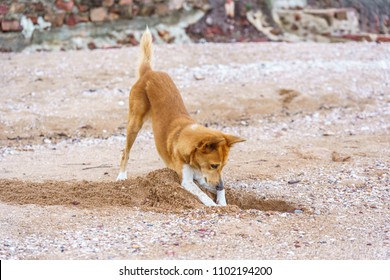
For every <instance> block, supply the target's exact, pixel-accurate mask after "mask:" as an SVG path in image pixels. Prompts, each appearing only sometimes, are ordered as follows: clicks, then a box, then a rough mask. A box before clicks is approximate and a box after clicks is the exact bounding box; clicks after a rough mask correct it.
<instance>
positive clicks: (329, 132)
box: [322, 131, 335, 136]
mask: <svg viewBox="0 0 390 280" xmlns="http://www.w3.org/2000/svg"><path fill="white" fill-rule="evenodd" d="M334 135H335V134H334V133H333V132H331V131H326V132H324V133H322V136H334Z"/></svg>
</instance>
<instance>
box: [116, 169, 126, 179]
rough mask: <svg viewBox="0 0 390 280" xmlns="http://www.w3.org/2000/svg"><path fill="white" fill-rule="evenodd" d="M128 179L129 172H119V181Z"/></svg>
mask: <svg viewBox="0 0 390 280" xmlns="http://www.w3.org/2000/svg"><path fill="white" fill-rule="evenodd" d="M126 179H127V172H126V171H123V172H119V174H118V177H116V180H117V181H123V180H126Z"/></svg>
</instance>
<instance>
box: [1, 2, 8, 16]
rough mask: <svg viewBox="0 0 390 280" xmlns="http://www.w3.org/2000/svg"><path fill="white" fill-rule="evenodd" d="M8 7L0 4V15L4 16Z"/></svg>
mask: <svg viewBox="0 0 390 280" xmlns="http://www.w3.org/2000/svg"><path fill="white" fill-rule="evenodd" d="M8 10H9V8H8V6H7V5H6V4H0V15H5V14H7V13H8Z"/></svg>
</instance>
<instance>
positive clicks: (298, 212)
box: [294, 209, 303, 214]
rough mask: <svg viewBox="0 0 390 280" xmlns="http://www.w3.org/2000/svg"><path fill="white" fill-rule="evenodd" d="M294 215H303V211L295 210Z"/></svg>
mask: <svg viewBox="0 0 390 280" xmlns="http://www.w3.org/2000/svg"><path fill="white" fill-rule="evenodd" d="M294 213H295V214H301V213H303V210H301V209H295V210H294Z"/></svg>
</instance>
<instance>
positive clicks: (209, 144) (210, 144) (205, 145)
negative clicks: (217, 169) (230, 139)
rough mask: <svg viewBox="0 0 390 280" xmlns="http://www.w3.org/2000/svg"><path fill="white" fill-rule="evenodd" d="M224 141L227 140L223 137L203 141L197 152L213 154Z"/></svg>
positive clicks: (208, 138) (199, 144)
mask: <svg viewBox="0 0 390 280" xmlns="http://www.w3.org/2000/svg"><path fill="white" fill-rule="evenodd" d="M222 141H225V138H223V137H207V138H204V139H202V140H201V141H200V142H199V143H198V145H197V147H196V148H197V150H199V151H201V152H202V153H211V152H212V151H214V150H215V149H217V147H218V144H219V143H220V142H222Z"/></svg>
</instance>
